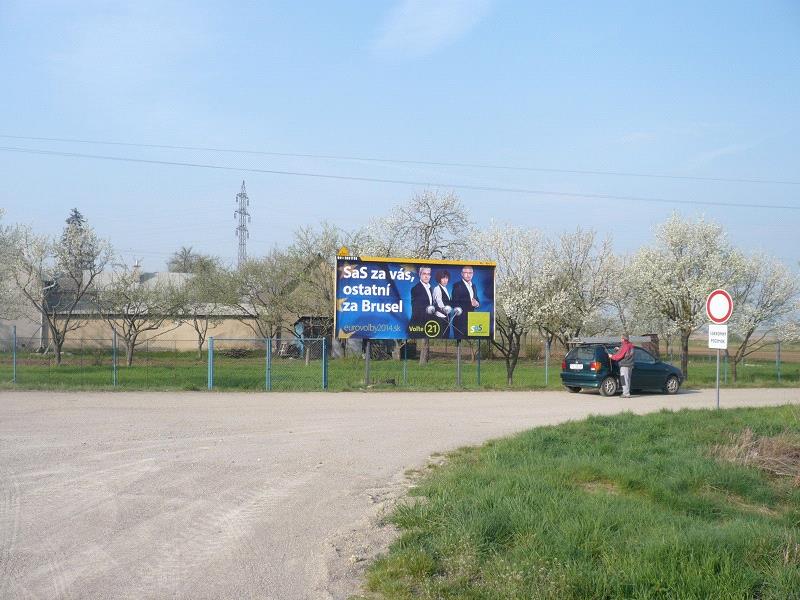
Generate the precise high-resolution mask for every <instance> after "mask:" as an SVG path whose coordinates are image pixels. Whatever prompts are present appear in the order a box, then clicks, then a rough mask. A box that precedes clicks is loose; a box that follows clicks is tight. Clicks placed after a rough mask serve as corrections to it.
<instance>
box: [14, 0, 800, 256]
mask: <svg viewBox="0 0 800 600" xmlns="http://www.w3.org/2000/svg"><path fill="white" fill-rule="evenodd" d="M0 72H2V73H3V80H4V84H3V87H4V89H3V91H2V94H0V111H1V114H3V115H4V117H5V118H4V119H3V120H2V126H0V134H3V135H7V136H8V135H11V136H27V137H49V138H76V139H92V140H106V141H123V142H133V143H145V144H166V145H188V146H203V147H225V148H240V149H252V150H262V151H272V152H286V153H298V154H316V155H339V156H361V157H375V158H400V159H408V160H421V161H436V162H470V163H490V164H500V165H509V166H529V167H538V168H551V169H566V170H593V171H615V172H622V171H624V172H636V173H656V174H667V175H679V176H692V177H718V178H732V179H741V178H749V179H766V180H782V181H787V180H788V181H794V182H798V181H800V144H798V141H797V139H798V135H800V3H798V2H797V1H796V0H786V1H765V2H736V1H733V2H732V1H725V2H703V3H697V2H682V1H675V2H669V3H642V2H566V3H552V2H549V3H540V2H512V1H510V0H495V1H492V0H441V1H439V2H433V1H424V0H404V1H403V0H401V1H386V2H379V1H373V2H346V1H342V2H309V3H300V2H280V3H277V2H263V3H256V2H254V3H220V2H173V1H170V0H162V1H158V2H156V1H150V0H141V1H138V2H114V1H94V2H93V1H85V2H77V3H76V2H68V1H66V0H65V1H43V0H42V1H39V0H25V1H16V0H5V1H4V2H3V3H0ZM0 146H4V147H25V148H37V149H47V150H56V151H62V152H63V151H65V152H81V153H91V154H102V155H110V156H119V157H131V158H140V159H151V160H162V161H176V162H200V163H209V164H218V165H226V166H231V167H244V168H255V169H267V170H283V171H300V172H313V173H325V174H334V175H345V176H354V177H367V178H379V179H380V178H382V179H405V180H415V181H433V182H442V183H451V184H461V185H467V186H487V187H504V188H526V189H536V190H552V191H557V192H569V193H574V194H610V195H616V196H641V197H655V198H667V199H676V200H683V201H687V200H688V201H711V202H731V203H748V204H777V205H791V206H798V207H800V199H799V198H798V195H800V185H781V184H776V183H771V184H752V183H736V182H708V181H687V180H673V179H659V178H643V177H624V176H609V175H594V176H590V175H579V174H566V173H548V172H533V171H504V170H482V169H475V168H444V167H434V166H419V165H408V164H399V163H396V164H391V163H372V162H359V161H343V160H333V159H308V158H288V157H270V156H253V155H241V154H226V153H215V152H209V151H178V150H166V149H152V148H135V147H119V146H103V145H87V144H77V143H64V142H53V141H33V140H20V139H10V138H0ZM0 172H2V180H3V185H2V186H0V206H2V207H4V208H5V209H6V212H7V214H6V217H5V222H22V223H30V224H32V225H33V226H34V227H35V228H36V229H37V230H39V231H41V232H49V233H54V232H57V231H59V230H60V229H61V227H62V226H63V220H64V218H66V216H67V214H68V212H69V209H70V208H72V207H73V206H77V207H78V208H79V209H80V210H81V211H82V212H83V213H84V214H85V215H86V216H87V217H88V219H89V221H90V222H91V223H92V224H93V225H94V226H95V227H96V229H97V230H98V232H99V233H101V234H102V235H103V236H106V237H108V238H109V239H110V240H111V241H112V242H113V244H114V245H115V247H116V248H117V249H118V250H119V252H120V254H121V255H122V257H123V258H124V259H126V260H128V261H130V260H131V259H132V258H133V257H137V258H140V259H143V261H144V264H145V266H146V267H147V268H150V269H161V268H163V267H164V263H165V260H166V258H167V257H168V255H169V254H170V252H172V251H173V250H175V249H177V248H178V247H180V246H182V245H191V246H193V247H194V248H195V249H196V250H199V251H204V252H209V253H212V254H217V255H220V256H223V257H224V258H226V259H228V260H233V259H234V258H235V256H236V251H237V240H236V237H235V235H234V232H235V227H236V222H235V221H234V214H233V212H234V209H235V204H234V198H235V195H236V193H237V192H238V190H239V187H240V185H241V181H242V179H246V180H247V188H248V192H249V195H250V198H251V203H252V205H251V212H252V219H253V220H252V224H251V240H250V244H249V247H248V249H249V252H250V254H251V255H258V254H259V253H263V252H264V251H265V250H267V249H268V248H270V247H272V246H273V245H281V244H285V243H286V242H287V241H288V240H289V239H290V238H291V231H292V230H293V229H294V228H296V227H297V226H299V225H302V224H306V223H316V222H319V221H321V220H328V221H331V222H333V223H335V224H337V225H340V226H342V227H346V228H351V227H356V226H359V225H364V224H366V222H367V221H368V220H369V219H370V217H372V216H380V215H382V214H385V213H386V212H387V211H388V210H389V208H390V207H391V206H392V205H393V204H395V203H397V202H400V201H403V200H404V199H407V198H408V197H409V196H410V195H411V194H413V193H414V192H415V191H419V190H420V189H421V188H420V187H419V186H406V185H394V184H385V183H374V182H372V183H370V182H354V181H336V180H325V179H311V178H305V177H289V176H281V175H270V174H256V173H245V174H243V173H237V172H231V171H219V170H210V169H198V168H189V167H179V166H165V165H152V164H142V163H128V162H110V161H98V160H89V159H77V158H66V157H60V156H42V155H31V154H20V153H13V152H7V151H0ZM457 193H458V194H459V196H460V197H461V199H462V200H463V202H464V204H465V205H466V206H467V207H468V208H469V209H470V211H471V213H472V215H473V217H474V219H475V220H476V221H477V222H478V223H486V222H488V221H489V220H490V219H492V218H494V219H495V220H497V221H501V222H502V221H512V222H514V223H517V224H522V225H530V226H536V227H540V228H542V229H544V230H545V231H547V232H548V233H557V232H560V231H562V230H564V229H568V228H573V227H574V226H575V225H576V224H581V225H583V226H591V227H594V228H595V229H597V230H598V231H599V232H600V233H601V234H603V235H605V234H609V235H612V236H613V239H614V242H615V247H616V248H617V249H618V250H620V251H623V252H625V251H631V250H634V249H635V248H636V247H638V246H639V245H641V244H643V243H646V242H647V241H648V240H649V238H650V230H651V228H652V226H653V224H655V223H658V222H660V221H663V220H664V219H666V218H667V217H668V216H669V214H670V212H671V211H672V210H674V209H676V208H678V209H679V210H680V211H681V212H683V213H684V214H687V215H692V216H694V215H697V214H704V215H706V216H707V217H710V218H712V219H715V220H717V221H719V222H721V223H723V224H724V225H725V226H726V227H727V228H728V230H729V232H730V235H731V238H732V239H733V241H734V242H735V243H736V244H737V245H739V246H740V247H742V248H745V249H754V250H755V249H760V250H765V251H767V252H769V253H771V254H775V255H777V256H779V257H781V258H783V259H784V260H786V261H787V262H790V263H792V264H795V265H796V263H797V260H798V259H799V258H800V252H798V248H800V244H798V242H797V231H798V229H800V210H769V209H758V208H728V207H719V206H697V207H687V206H682V207H679V206H670V205H669V204H660V203H645V202H636V201H630V200H628V201H624V200H607V199H606V200H604V199H588V198H582V197H578V196H576V197H565V196H545V195H521V194H510V193H506V192H489V191H477V190H457Z"/></svg>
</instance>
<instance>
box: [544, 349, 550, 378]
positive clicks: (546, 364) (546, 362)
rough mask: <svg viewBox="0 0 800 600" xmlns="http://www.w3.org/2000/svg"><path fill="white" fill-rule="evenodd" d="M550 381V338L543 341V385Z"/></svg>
mask: <svg viewBox="0 0 800 600" xmlns="http://www.w3.org/2000/svg"><path fill="white" fill-rule="evenodd" d="M549 383H550V340H549V339H546V340H545V341H544V387H547V386H548V384H549Z"/></svg>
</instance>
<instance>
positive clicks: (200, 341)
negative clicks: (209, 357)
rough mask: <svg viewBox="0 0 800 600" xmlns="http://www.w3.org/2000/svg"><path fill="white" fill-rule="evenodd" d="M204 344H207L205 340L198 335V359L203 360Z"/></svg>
mask: <svg viewBox="0 0 800 600" xmlns="http://www.w3.org/2000/svg"><path fill="white" fill-rule="evenodd" d="M203 344H205V340H204V339H203V338H202V337H200V336H197V360H201V359H202V358H203Z"/></svg>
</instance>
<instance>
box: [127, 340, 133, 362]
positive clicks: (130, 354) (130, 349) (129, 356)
mask: <svg viewBox="0 0 800 600" xmlns="http://www.w3.org/2000/svg"><path fill="white" fill-rule="evenodd" d="M125 364H126V365H127V366H129V367H130V366H131V365H133V341H132V340H125Z"/></svg>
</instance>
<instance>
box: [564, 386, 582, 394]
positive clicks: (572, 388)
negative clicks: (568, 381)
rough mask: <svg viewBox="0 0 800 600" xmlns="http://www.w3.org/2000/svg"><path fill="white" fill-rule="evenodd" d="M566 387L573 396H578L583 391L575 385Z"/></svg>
mask: <svg viewBox="0 0 800 600" xmlns="http://www.w3.org/2000/svg"><path fill="white" fill-rule="evenodd" d="M564 387H566V388H567V390H568V391H569V392H570V393H571V394H577V393H578V392H580V391H581V388H579V387H575V386H574V385H566V386H564Z"/></svg>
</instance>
